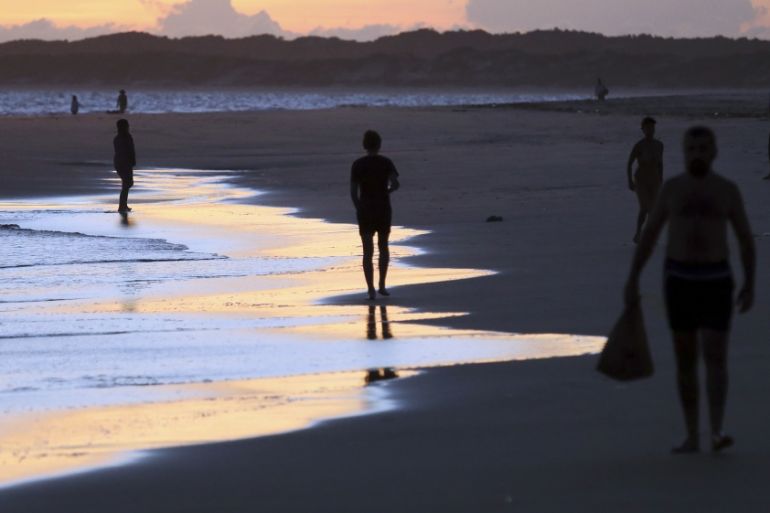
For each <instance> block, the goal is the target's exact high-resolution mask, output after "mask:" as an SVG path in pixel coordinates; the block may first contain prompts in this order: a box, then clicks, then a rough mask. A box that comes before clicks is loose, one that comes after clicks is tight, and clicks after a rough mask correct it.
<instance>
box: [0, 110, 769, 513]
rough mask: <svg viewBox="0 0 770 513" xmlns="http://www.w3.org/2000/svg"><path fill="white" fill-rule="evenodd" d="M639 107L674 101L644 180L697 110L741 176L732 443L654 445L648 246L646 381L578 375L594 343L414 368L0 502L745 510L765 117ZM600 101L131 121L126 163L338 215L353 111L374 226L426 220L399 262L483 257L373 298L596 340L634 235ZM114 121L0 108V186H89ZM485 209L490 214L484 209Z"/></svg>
mask: <svg viewBox="0 0 770 513" xmlns="http://www.w3.org/2000/svg"><path fill="white" fill-rule="evenodd" d="M670 101H672V102H676V101H677V100H676V99H672V100H670ZM720 101H721V100H720ZM661 102H663V101H662V100H660V99H658V100H656V102H653V103H651V105H653V107H654V108H655V109H657V110H659V111H661V112H674V111H675V110H676V115H670V116H660V117H659V118H658V120H659V125H658V129H659V130H658V135H659V137H660V138H661V139H662V140H663V141H664V143H666V147H667V152H666V159H665V164H666V175H668V176H670V175H671V174H673V173H677V172H679V170H680V169H681V153H680V151H679V141H680V137H681V134H682V132H683V130H684V129H685V128H686V127H687V126H689V125H691V124H693V123H696V122H698V123H700V122H707V123H708V124H710V125H711V126H713V127H714V128H715V129H716V131H717V135H718V137H719V142H720V148H721V153H720V158H719V160H718V162H717V169H718V170H719V171H720V172H722V173H723V174H725V175H727V176H728V177H730V178H732V179H734V180H735V181H736V182H737V183H738V184H739V186H740V187H741V189H742V191H743V193H744V196H745V199H746V202H747V207H748V210H749V215H750V217H751V221H752V224H753V228H754V232H755V234H756V235H757V239H756V242H757V246H758V252H759V265H758V276H757V286H758V294H757V304H756V306H755V309H754V311H753V312H752V313H750V314H748V315H745V316H741V317H740V318H738V319H736V323H735V328H734V332H733V333H734V335H733V343H732V347H731V370H732V381H731V394H730V402H729V404H728V412H727V415H728V417H727V427H728V429H729V430H730V431H731V432H733V433H734V435H735V436H736V439H737V446H736V447H735V450H732V451H731V452H730V453H728V454H725V455H723V456H720V457H711V456H709V455H702V456H695V457H688V458H673V457H671V456H670V455H669V454H668V449H669V447H670V446H671V445H673V444H674V443H677V442H679V441H680V437H681V436H683V427H682V422H681V418H680V414H679V412H678V405H677V399H676V396H675V389H674V374H673V365H672V363H673V362H672V354H671V348H670V342H669V335H668V332H667V327H666V324H665V319H664V315H663V308H662V296H661V286H660V262H661V257H662V255H661V250H660V249H659V250H658V253H657V254H656V256H655V257H654V258H653V261H652V262H651V264H650V265H649V267H648V269H647V271H646V272H645V275H644V278H643V281H642V287H643V289H642V290H643V294H644V306H645V310H646V317H647V323H648V326H647V327H648V332H649V335H650V340H651V345H652V350H653V354H654V357H655V360H656V365H657V374H656V376H655V377H654V378H652V379H651V380H648V381H645V382H641V383H633V384H627V385H619V384H617V383H613V382H610V381H607V380H605V379H603V378H601V377H600V376H598V375H597V374H596V373H595V372H594V370H593V366H594V365H595V358H594V357H585V358H568V359H555V360H545V361H533V362H517V363H511V364H489V365H474V366H458V367H452V368H446V369H434V370H430V371H428V372H426V373H424V374H422V375H420V376H417V377H415V378H411V379H409V380H404V381H395V382H392V383H389V384H388V391H389V393H390V394H391V395H392V397H393V398H394V399H396V400H397V401H399V403H400V404H401V408H399V409H397V410H395V411H389V412H384V413H377V414H374V415H370V416H364V417H356V418H352V419H342V420H336V421H330V422H326V423H324V424H323V425H321V426H318V427H315V428H313V429H309V430H303V431H298V432H293V433H289V434H285V435H279V436H271V437H263V438H258V439H254V440H249V441H244V442H235V443H224V444H212V445H205V446H200V447H192V448H182V449H169V450H162V451H157V452H154V453H153V455H152V457H149V458H145V459H143V460H141V461H139V462H137V463H135V464H133V465H129V466H126V467H120V468H112V469H107V470H102V471H98V472H94V473H89V474H83V475H78V476H73V477H71V478H66V479H60V480H56V481H51V482H44V483H39V484H33V485H28V486H22V487H16V488H13V489H9V490H5V491H2V492H0V510H2V511H3V512H4V513H6V512H13V513H15V512H17V511H18V512H22V511H24V512H32V511H52V510H55V511H73V512H87V511H99V512H102V511H105V510H110V511H131V512H136V511H164V512H165V511H180V512H193V511H243V510H247V509H260V510H265V511H292V512H296V511H335V512H338V511H352V510H354V509H367V510H370V511H385V510H390V509H396V508H398V509H399V510H405V511H425V510H443V511H514V510H516V511H557V510H567V509H568V510H571V511H596V510H597V509H601V510H610V509H616V510H620V511H681V510H682V509H684V508H693V509H695V510H697V511H725V510H727V509H728V508H729V509H734V508H735V507H737V508H739V510H741V511H765V510H766V507H767V504H770V491H767V488H766V487H764V486H762V483H763V482H764V479H765V477H764V476H766V475H768V473H769V472H770V442H769V441H768V440H767V437H766V436H765V431H766V429H765V428H766V426H768V425H769V424H768V422H769V421H770V412H768V409H767V408H766V403H767V397H768V393H769V392H770V378H768V377H767V373H766V370H765V367H766V362H767V361H768V357H769V356H770V348H768V347H767V344H766V337H767V334H768V333H770V318H769V317H768V316H767V315H766V312H767V311H768V306H770V305H769V303H770V299H769V297H768V294H767V293H766V289H765V286H766V284H767V283H768V279H769V278H770V276H768V271H767V269H768V265H767V264H768V257H767V255H768V244H770V235H769V234H770V211H768V209H767V208H766V207H765V201H763V200H764V198H765V196H766V194H767V190H766V189H767V187H768V186H770V184H767V182H762V181H761V180H760V178H761V176H763V175H764V174H766V173H767V171H768V162H767V132H768V126H767V122H766V120H763V119H761V118H758V117H728V118H721V117H717V118H714V117H713V116H712V117H705V116H704V112H708V110H709V109H705V110H703V111H701V110H700V109H699V110H694V111H693V110H686V109H681V108H678V109H674V108H673V106H672V107H671V109H664V108H663V107H664V106H665V105H663V104H662V103H661ZM663 103H665V102H663ZM608 105H609V107H605V108H604V109H603V110H602V112H599V113H593V112H592V113H586V112H578V111H579V110H582V109H581V108H578V107H574V108H572V109H570V108H564V107H559V110H558V111H549V110H543V109H513V108H499V109H490V108H483V109H474V108H468V109H415V110H408V109H340V110H335V111H316V112H265V113H253V114H212V115H156V116H132V117H131V118H130V119H131V122H132V125H133V132H134V137H135V139H136V143H137V151H138V157H139V161H140V166H141V165H144V166H160V167H163V166H168V167H177V166H178V167H187V168H200V169H224V170H236V171H243V172H241V173H237V174H236V175H235V176H234V180H235V181H237V182H238V183H239V184H243V185H247V186H251V187H255V188H258V189H263V190H265V191H267V192H268V194H266V195H264V196H262V197H261V198H260V201H261V202H264V203H266V204H273V205H281V206H291V207H300V208H302V212H301V215H305V216H311V217H323V218H327V219H329V220H332V221H345V222H351V221H352V218H353V213H352V208H351V207H350V203H349V199H348V197H347V193H348V186H347V184H348V178H349V175H348V173H349V166H350V162H351V161H352V160H353V159H354V158H355V157H356V156H358V155H359V154H360V150H359V143H360V136H361V133H362V132H363V131H364V130H365V129H367V128H376V129H378V130H379V131H380V132H381V133H382V135H383V137H384V140H385V142H384V148H383V152H384V153H385V154H386V155H389V156H391V157H392V158H393V159H394V161H395V163H396V165H397V166H398V167H399V170H400V172H401V175H402V184H403V189H402V190H401V191H399V192H398V193H397V196H396V197H394V209H395V219H394V220H395V222H396V223H397V224H400V225H405V226H408V227H412V228H417V229H426V230H429V231H430V232H431V233H430V234H428V235H424V236H420V237H418V238H417V239H416V240H415V241H413V242H414V244H416V245H417V246H420V247H423V248H425V249H427V250H428V251H427V253H426V254H423V255H420V256H415V257H411V258H410V262H411V263H413V264H416V265H420V264H424V265H430V266H441V267H458V268H476V269H492V270H496V271H498V274H496V275H493V276H485V277H481V278H476V279H472V280H464V281H457V282H449V283H433V284H423V285H414V286H402V287H398V288H395V289H394V290H393V293H394V295H393V298H392V299H390V300H389V304H393V305H399V306H410V307H418V308H425V309H430V310H431V311H447V312H458V311H460V312H469V315H467V316H464V317H452V318H446V319H441V320H439V321H437V322H440V323H442V324H445V325H449V326H453V327H459V328H471V329H487V330H497V331H508V332H526V333H537V332H543V333H576V334H593V335H604V334H606V332H607V331H608V329H609V327H610V326H611V324H612V322H613V321H614V320H615V317H616V316H617V315H618V314H619V311H620V308H621V304H620V296H621V294H620V293H621V287H622V284H623V280H624V278H625V274H626V272H627V269H628V266H629V261H630V257H631V253H632V251H633V246H632V244H631V243H630V238H631V235H632V231H633V222H634V218H635V215H636V200H635V197H634V196H633V194H631V193H630V192H629V191H628V190H627V188H626V185H625V183H626V181H625V176H624V175H625V162H626V158H627V155H628V151H629V150H630V148H631V146H632V145H633V143H634V142H635V141H636V140H637V139H638V138H639V137H640V132H639V128H638V124H639V112H637V110H639V109H640V107H639V106H638V105H637V106H635V107H634V108H633V109H630V110H629V108H628V106H627V105H623V106H619V107H618V108H617V109H615V108H613V106H612V105H613V104H612V103H610V104H608ZM720 105H721V103H720ZM644 113H645V114H653V115H656V113H657V111H656V110H652V111H650V112H644ZM114 121H115V118H114V117H109V116H93V117H91V116H85V117H78V118H71V117H62V118H38V119H13V118H6V119H0V131H1V133H2V134H3V137H2V138H1V139H0V155H2V156H3V159H4V165H3V167H2V169H0V180H2V184H3V185H2V189H1V190H0V197H14V196H16V197H18V196H23V195H27V196H36V195H42V194H72V193H77V192H86V191H94V190H97V189H100V188H103V187H108V184H106V183H102V182H101V181H100V180H101V178H104V177H108V176H110V173H108V172H106V171H105V169H107V167H108V166H109V161H110V158H111V144H110V142H111V137H112V135H111V132H112V126H113V123H114ZM11 177H14V178H13V179H11ZM490 215H499V216H502V217H503V218H504V221H503V222H502V223H485V222H484V221H485V219H486V218H487V217H488V216H490ZM733 261H734V262H738V260H737V259H736V258H733ZM736 272H737V273H738V274H739V273H740V270H739V269H736ZM330 301H333V302H336V303H339V304H343V305H344V304H354V303H355V304H360V303H361V298H360V297H359V296H358V295H356V296H350V297H342V298H333V299H331V300H330ZM704 418H705V417H704ZM704 432H705V429H704ZM736 505H737V506H736Z"/></svg>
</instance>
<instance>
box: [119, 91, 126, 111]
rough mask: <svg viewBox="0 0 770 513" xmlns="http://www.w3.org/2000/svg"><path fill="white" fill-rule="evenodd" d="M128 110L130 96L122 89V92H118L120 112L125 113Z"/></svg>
mask: <svg viewBox="0 0 770 513" xmlns="http://www.w3.org/2000/svg"><path fill="white" fill-rule="evenodd" d="M127 110H128V96H127V95H126V91H125V90H123V89H121V90H120V93H119V94H118V113H119V114H125V112H126V111H127Z"/></svg>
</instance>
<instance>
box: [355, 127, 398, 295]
mask: <svg viewBox="0 0 770 513" xmlns="http://www.w3.org/2000/svg"><path fill="white" fill-rule="evenodd" d="M363 146H364V149H365V150H366V156H364V157H361V158H359V159H358V160H356V161H355V162H354V163H353V166H352V169H351V172H350V197H351V199H352V200H353V205H354V206H355V208H356V218H357V220H358V233H359V234H360V236H361V243H362V245H363V250H364V258H363V268H364V278H365V279H366V286H367V289H368V294H369V299H370V300H373V299H375V298H376V297H377V293H378V292H379V294H380V295H383V296H389V295H390V293H389V292H388V289H387V288H386V287H385V279H386V277H387V275H388V264H389V262H390V249H389V248H388V237H390V225H391V219H392V217H393V212H392V208H391V205H390V195H391V193H393V192H394V191H396V190H398V188H399V187H400V184H399V182H398V171H397V170H396V166H395V165H393V162H392V161H391V160H390V159H389V158H387V157H384V156H382V155H380V154H379V152H380V148H381V146H382V138H381V137H380V134H378V133H377V132H375V131H374V130H368V131H367V132H366V133H365V134H364V140H363ZM375 234H377V246H378V249H379V253H380V258H379V272H380V280H379V288H377V289H375V288H374V264H373V262H372V260H373V258H374V235H375Z"/></svg>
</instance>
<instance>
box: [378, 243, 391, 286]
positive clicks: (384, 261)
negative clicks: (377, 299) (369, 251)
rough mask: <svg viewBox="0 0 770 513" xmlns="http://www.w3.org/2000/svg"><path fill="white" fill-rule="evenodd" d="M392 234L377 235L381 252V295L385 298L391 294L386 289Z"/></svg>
mask: <svg viewBox="0 0 770 513" xmlns="http://www.w3.org/2000/svg"><path fill="white" fill-rule="evenodd" d="M389 237H390V233H388V232H384V231H383V232H379V233H378V234H377V248H378V250H379V252H380V261H379V264H380V265H379V270H380V288H379V293H380V294H382V295H383V296H389V295H390V292H388V289H387V288H385V279H386V278H387V277H388V265H389V264H390V248H389V247H388V238H389Z"/></svg>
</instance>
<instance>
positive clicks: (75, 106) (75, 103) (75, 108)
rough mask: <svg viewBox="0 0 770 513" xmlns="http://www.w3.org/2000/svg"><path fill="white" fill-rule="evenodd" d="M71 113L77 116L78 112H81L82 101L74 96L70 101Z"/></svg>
mask: <svg viewBox="0 0 770 513" xmlns="http://www.w3.org/2000/svg"><path fill="white" fill-rule="evenodd" d="M70 112H71V113H72V115H73V116H77V114H78V112H80V101H79V100H78V97H77V96H75V95H74V94H73V95H72V101H70Z"/></svg>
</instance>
